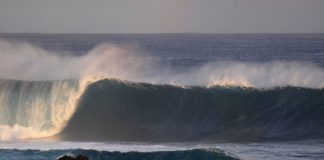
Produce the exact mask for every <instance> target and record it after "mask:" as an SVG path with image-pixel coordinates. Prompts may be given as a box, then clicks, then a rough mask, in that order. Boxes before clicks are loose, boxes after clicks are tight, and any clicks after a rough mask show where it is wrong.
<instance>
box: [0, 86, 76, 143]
mask: <svg viewBox="0 0 324 160" xmlns="http://www.w3.org/2000/svg"><path fill="white" fill-rule="evenodd" d="M78 91H79V82H78V81H75V80H65V81H18V80H0V140H10V139H25V138H40V137H47V136H51V135H53V134H56V133H58V132H59V131H60V130H61V129H62V126H64V125H63V124H65V123H66V121H68V119H69V118H70V116H71V115H72V113H73V112H74V110H75V101H76V98H77V97H78Z"/></svg>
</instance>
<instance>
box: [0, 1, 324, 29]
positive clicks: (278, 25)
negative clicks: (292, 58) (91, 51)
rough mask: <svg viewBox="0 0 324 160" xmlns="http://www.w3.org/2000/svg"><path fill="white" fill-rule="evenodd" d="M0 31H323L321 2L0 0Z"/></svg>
mask: <svg viewBox="0 0 324 160" xmlns="http://www.w3.org/2000/svg"><path fill="white" fill-rule="evenodd" d="M0 32H1V33H6V32H14V33H17V32H18V33H21V32H27V33H175V32H182V33H183V32H194V33H311V32H312V33H324V0H0Z"/></svg>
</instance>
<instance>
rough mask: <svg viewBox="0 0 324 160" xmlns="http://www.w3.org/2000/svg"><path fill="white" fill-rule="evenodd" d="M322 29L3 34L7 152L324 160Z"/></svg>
mask: <svg viewBox="0 0 324 160" xmlns="http://www.w3.org/2000/svg"><path fill="white" fill-rule="evenodd" d="M323 87H324V34H0V160H7V159H17V160H20V159H24V160H43V159H44V160H47V159H53V160H54V159H58V158H59V157H61V156H63V155H71V156H77V155H79V154H82V155H85V156H88V157H89V158H90V159H91V160H101V159H109V160H126V159H127V160H128V159H132V160H144V159H145V160H148V159H150V160H151V159H152V160H155V159H156V160H162V159H165V160H197V159H199V160H204V159H205V160H214V159H215V160H227V159H228V160H231V159H243V160H259V159H262V160H282V159H284V160H294V159H296V160H319V159H324V89H323Z"/></svg>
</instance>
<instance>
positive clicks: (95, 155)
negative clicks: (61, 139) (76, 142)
mask: <svg viewBox="0 0 324 160" xmlns="http://www.w3.org/2000/svg"><path fill="white" fill-rule="evenodd" d="M79 154H81V155H84V156H87V157H89V159H92V160H105V159H114V160H124V159H132V160H143V159H150V160H197V159H199V160H237V158H233V157H231V156H228V155H226V154H225V153H223V152H221V151H212V150H204V149H194V150H184V151H159V152H126V153H123V152H108V151H95V150H80V149H78V150H49V151H39V150H0V159H24V160H34V159H38V160H48V159H58V158H59V157H62V156H64V155H71V156H73V157H76V156H77V155H79Z"/></svg>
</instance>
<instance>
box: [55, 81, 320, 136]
mask: <svg viewBox="0 0 324 160" xmlns="http://www.w3.org/2000/svg"><path fill="white" fill-rule="evenodd" d="M323 97H324V90H323V89H307V88H298V87H284V88H273V89H269V90H260V89H254V88H241V87H212V88H206V87H189V88H183V87H177V86H170V85H153V84H148V83H133V82H126V81H119V80H113V79H106V80H101V81H97V82H95V83H93V84H91V85H89V86H88V88H87V89H86V90H85V92H84V94H83V96H82V97H81V100H80V102H79V105H78V109H77V111H76V112H75V114H74V116H72V118H71V119H70V121H69V122H68V124H67V125H66V127H65V129H64V130H63V131H62V132H61V134H60V137H61V138H62V139H65V140H85V141H86V140H108V141H114V140H121V141H163V142H169V141H173V142H174V141H263V140H278V141H282V140H301V139H311V138H323V137H324V127H323V126H324V117H323V115H324V100H323Z"/></svg>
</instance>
